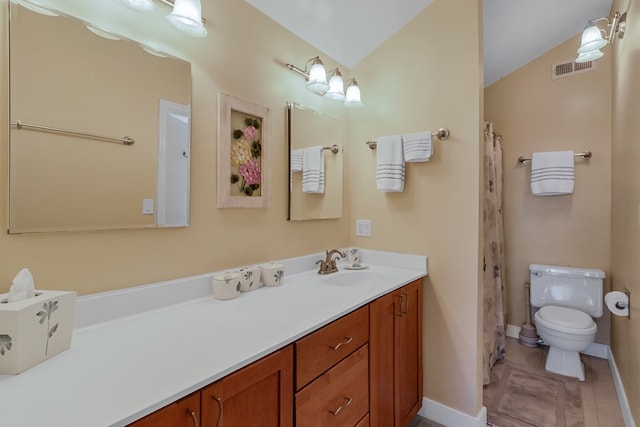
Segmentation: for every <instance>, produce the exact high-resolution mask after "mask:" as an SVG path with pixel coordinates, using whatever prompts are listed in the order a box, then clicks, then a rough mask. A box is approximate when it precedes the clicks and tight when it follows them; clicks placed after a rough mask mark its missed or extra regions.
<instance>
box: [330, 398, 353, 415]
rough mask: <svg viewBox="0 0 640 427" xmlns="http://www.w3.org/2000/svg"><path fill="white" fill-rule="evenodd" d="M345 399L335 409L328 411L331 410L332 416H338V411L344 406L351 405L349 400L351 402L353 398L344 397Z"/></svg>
mask: <svg viewBox="0 0 640 427" xmlns="http://www.w3.org/2000/svg"><path fill="white" fill-rule="evenodd" d="M344 400H345V402H346V403H345V404H344V405H342V406H338V409H336V410H335V411H329V412H331V413H332V414H333V415H334V416H338V414H339V413H340V411H342V410H343V409H344V408H346V407H347V406H349V405H351V402H353V399H350V398H348V397H345V398H344Z"/></svg>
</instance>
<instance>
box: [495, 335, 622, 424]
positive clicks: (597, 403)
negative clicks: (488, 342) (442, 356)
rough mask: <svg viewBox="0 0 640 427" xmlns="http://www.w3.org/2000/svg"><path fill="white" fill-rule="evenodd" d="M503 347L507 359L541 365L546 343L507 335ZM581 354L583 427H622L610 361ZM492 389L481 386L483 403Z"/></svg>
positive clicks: (544, 356)
mask: <svg viewBox="0 0 640 427" xmlns="http://www.w3.org/2000/svg"><path fill="white" fill-rule="evenodd" d="M506 347H507V357H506V359H507V360H508V361H509V362H510V363H514V364H518V365H523V366H527V367H530V368H535V369H544V362H545V358H546V355H547V351H548V348H547V347H542V348H528V347H524V346H522V345H520V344H519V343H518V340H517V339H515V338H507V344H506ZM581 358H582V363H584V369H585V381H584V382H582V383H581V384H580V387H581V395H582V405H583V411H584V427H624V420H623V418H622V412H621V411H620V405H619V403H618V396H617V394H616V389H615V385H614V383H613V377H612V376H611V369H610V368H609V362H608V361H607V360H606V359H600V358H597V357H591V356H585V355H581ZM498 363H501V362H498ZM494 393H495V389H494V388H492V386H491V384H490V385H488V386H486V387H484V393H483V401H484V402H483V404H484V406H487V407H488V406H489V405H490V404H491V400H492V399H493V395H494Z"/></svg>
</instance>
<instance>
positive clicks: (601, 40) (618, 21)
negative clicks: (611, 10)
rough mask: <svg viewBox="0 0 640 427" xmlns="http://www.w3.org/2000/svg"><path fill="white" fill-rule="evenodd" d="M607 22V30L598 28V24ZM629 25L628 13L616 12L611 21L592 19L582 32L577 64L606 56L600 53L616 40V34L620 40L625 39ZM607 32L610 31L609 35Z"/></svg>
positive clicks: (605, 18)
mask: <svg viewBox="0 0 640 427" xmlns="http://www.w3.org/2000/svg"><path fill="white" fill-rule="evenodd" d="M601 21H606V22H607V27H606V29H601V28H600V27H598V25H597V24H598V22H601ZM626 25H627V13H626V12H625V13H622V14H621V13H620V12H616V13H615V14H614V15H613V18H612V19H611V20H609V18H607V17H602V18H596V19H592V20H590V21H589V22H587V26H586V27H585V29H584V31H583V32H582V42H581V44H580V47H579V48H578V58H577V59H576V62H589V61H595V60H596V59H598V58H601V57H602V56H603V55H604V54H603V53H602V52H601V51H600V49H602V48H603V47H605V46H606V45H608V44H611V43H613V42H614V40H615V36H616V34H617V35H618V38H620V39H621V38H622V37H624V31H625V28H626ZM607 30H608V31H609V32H608V33H607Z"/></svg>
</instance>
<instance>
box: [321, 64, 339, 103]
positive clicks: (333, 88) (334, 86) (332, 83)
mask: <svg viewBox="0 0 640 427" xmlns="http://www.w3.org/2000/svg"><path fill="white" fill-rule="evenodd" d="M329 75H330V76H331V77H330V78H329V90H328V91H327V93H325V94H324V96H326V97H327V98H330V99H333V100H335V101H344V81H343V80H342V73H341V72H340V70H339V69H337V68H336V69H335V70H333V71H331V72H329Z"/></svg>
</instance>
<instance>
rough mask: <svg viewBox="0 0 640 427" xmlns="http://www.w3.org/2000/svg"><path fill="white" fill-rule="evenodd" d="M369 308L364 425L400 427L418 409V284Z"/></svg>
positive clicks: (416, 282)
mask: <svg viewBox="0 0 640 427" xmlns="http://www.w3.org/2000/svg"><path fill="white" fill-rule="evenodd" d="M369 307H370V315H369V318H370V328H369V330H370V334H369V351H370V359H369V364H370V366H369V372H370V382H371V385H370V423H371V425H372V426H395V427H406V426H409V425H410V423H411V421H412V420H413V418H414V417H415V416H416V415H417V414H418V410H419V409H420V407H421V406H422V279H419V280H416V281H414V282H411V283H409V284H408V285H406V286H404V287H402V288H400V289H398V290H396V291H394V292H392V293H390V294H387V295H385V296H383V297H381V298H379V299H377V300H375V301H373V302H372V303H371V304H369Z"/></svg>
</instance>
